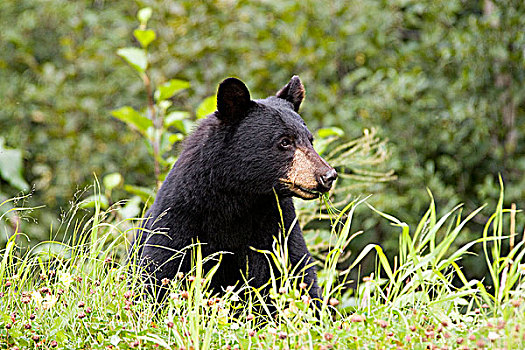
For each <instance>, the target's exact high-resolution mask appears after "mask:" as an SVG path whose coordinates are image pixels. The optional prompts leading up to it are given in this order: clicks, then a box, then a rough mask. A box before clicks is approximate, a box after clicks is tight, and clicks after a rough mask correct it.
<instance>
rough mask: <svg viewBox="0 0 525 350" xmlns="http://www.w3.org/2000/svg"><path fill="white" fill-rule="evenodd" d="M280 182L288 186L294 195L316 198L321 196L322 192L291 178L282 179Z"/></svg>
mask: <svg viewBox="0 0 525 350" xmlns="http://www.w3.org/2000/svg"><path fill="white" fill-rule="evenodd" d="M280 182H281V183H282V184H284V185H285V186H286V188H287V189H288V190H289V191H290V192H292V193H293V195H294V196H296V197H299V198H301V199H315V198H318V197H319V196H321V194H322V193H321V192H319V191H317V190H313V189H310V188H306V187H303V186H301V185H299V184H297V183H293V182H292V181H290V180H286V179H280Z"/></svg>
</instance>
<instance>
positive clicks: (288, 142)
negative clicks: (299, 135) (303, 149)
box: [279, 137, 293, 148]
mask: <svg viewBox="0 0 525 350" xmlns="http://www.w3.org/2000/svg"><path fill="white" fill-rule="evenodd" d="M292 144H293V141H292V139H290V138H289V137H283V138H282V139H281V141H279V147H281V148H289V147H291V146H292Z"/></svg>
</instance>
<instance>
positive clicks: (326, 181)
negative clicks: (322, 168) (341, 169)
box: [318, 167, 337, 192]
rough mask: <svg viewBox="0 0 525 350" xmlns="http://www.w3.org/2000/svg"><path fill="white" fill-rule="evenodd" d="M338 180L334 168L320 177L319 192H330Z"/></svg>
mask: <svg viewBox="0 0 525 350" xmlns="http://www.w3.org/2000/svg"><path fill="white" fill-rule="evenodd" d="M336 179H337V171H335V169H334V168H332V167H330V169H329V170H328V171H327V172H325V173H324V174H322V175H320V176H319V179H318V182H319V185H320V186H319V187H320V188H319V191H320V192H328V191H330V189H331V188H332V185H333V183H334V181H335V180H336Z"/></svg>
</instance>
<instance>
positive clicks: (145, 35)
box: [133, 29, 157, 49]
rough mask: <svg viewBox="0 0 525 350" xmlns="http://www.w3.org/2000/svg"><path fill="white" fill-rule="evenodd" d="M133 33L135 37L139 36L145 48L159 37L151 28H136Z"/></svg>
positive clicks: (138, 38) (141, 44)
mask: <svg viewBox="0 0 525 350" xmlns="http://www.w3.org/2000/svg"><path fill="white" fill-rule="evenodd" d="M133 35H134V36H135V38H137V40H138V41H139V43H140V46H142V47H143V48H144V49H145V48H147V47H148V45H149V44H151V42H152V41H153V40H155V38H156V37H157V36H156V35H155V32H154V31H153V30H151V29H145V30H142V29H135V30H134V31H133Z"/></svg>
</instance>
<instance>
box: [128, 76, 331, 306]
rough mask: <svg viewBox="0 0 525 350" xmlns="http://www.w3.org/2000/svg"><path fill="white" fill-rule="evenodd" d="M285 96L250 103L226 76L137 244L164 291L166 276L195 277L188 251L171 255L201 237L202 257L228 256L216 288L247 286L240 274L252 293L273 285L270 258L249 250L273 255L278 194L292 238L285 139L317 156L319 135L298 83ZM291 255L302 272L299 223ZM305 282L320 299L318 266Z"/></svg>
mask: <svg viewBox="0 0 525 350" xmlns="http://www.w3.org/2000/svg"><path fill="white" fill-rule="evenodd" d="M278 94H279V96H280V97H277V96H272V97H268V98H266V99H263V100H254V101H252V100H251V99H250V95H249V92H248V89H247V88H246V86H245V85H244V84H243V83H242V82H241V81H240V80H237V79H235V78H229V79H226V80H225V81H224V82H223V83H221V85H220V87H219V91H218V101H217V105H218V111H217V112H215V113H214V114H211V115H209V116H208V117H207V118H206V119H205V120H203V121H202V122H201V124H200V126H199V127H198V128H197V130H196V131H195V132H194V133H193V134H192V135H191V136H189V137H188V139H187V140H186V143H185V146H184V149H183V151H182V153H181V155H180V157H179V160H178V161H177V162H176V163H175V165H174V167H173V169H172V170H171V171H170V173H169V175H168V176H167V178H166V180H165V181H164V183H163V185H162V188H161V189H160V190H159V192H158V194H157V197H156V199H155V202H154V203H153V206H152V207H151V209H150V210H149V212H148V213H147V217H148V220H147V222H146V223H145V226H144V227H145V228H146V229H147V231H146V230H144V231H143V232H142V233H141V234H142V235H143V237H142V238H141V239H139V240H138V241H137V242H138V243H139V247H140V249H139V255H140V263H141V264H142V265H143V266H145V267H146V268H147V270H148V271H149V272H150V273H151V274H152V275H153V276H154V279H155V280H156V283H157V284H159V281H161V280H162V279H163V278H169V279H173V278H174V277H175V275H176V273H177V272H178V271H183V272H188V271H189V270H190V268H191V261H190V255H191V252H189V251H187V252H186V255H185V257H184V258H182V255H176V258H173V257H174V253H175V252H176V251H181V250H182V249H183V248H184V247H187V246H189V245H191V244H192V243H196V241H197V239H198V240H199V241H200V242H201V243H203V245H202V252H203V256H208V255H210V254H213V253H215V252H219V251H226V252H230V253H231V254H224V255H223V259H222V263H221V265H220V268H219V270H218V271H217V273H216V274H215V276H214V278H213V280H212V287H213V288H215V289H216V290H221V289H222V288H225V287H226V286H229V285H235V284H236V283H237V282H238V281H241V282H242V280H243V279H242V274H244V275H245V276H246V278H248V280H249V283H250V285H252V286H255V287H259V286H261V285H263V284H265V283H266V282H268V280H269V278H270V268H269V265H268V260H267V258H266V257H265V256H264V255H263V254H261V253H258V252H255V251H254V250H253V249H252V247H253V248H255V249H259V250H270V251H271V250H272V243H273V242H274V238H273V237H274V236H278V235H279V231H280V223H281V217H280V214H279V211H278V206H277V201H276V197H275V193H274V190H275V192H276V193H277V194H278V197H279V204H280V207H281V209H282V214H283V217H284V224H285V226H286V232H288V230H289V228H290V226H291V225H292V223H293V222H294V220H295V216H296V215H295V209H294V205H293V201H292V198H291V197H292V192H290V191H289V190H288V189H287V187H286V186H284V185H283V184H282V183H281V182H280V179H282V178H285V177H286V174H287V172H288V170H289V169H290V166H291V164H292V159H293V157H294V155H293V152H290V150H285V149H283V148H282V147H280V144H279V142H280V140H281V139H282V138H283V137H290V138H293V140H294V146H297V147H299V146H300V147H304V148H305V149H306V148H307V149H308V150H310V151H311V152H313V153H315V151H313V148H312V145H311V138H312V136H311V134H310V132H309V131H308V129H307V128H306V125H305V123H304V121H303V120H302V119H301V117H300V116H299V115H298V114H297V113H296V111H297V109H298V108H299V105H300V103H301V101H302V97H303V96H304V88H303V86H302V84H301V82H300V80H299V78H297V77H294V78H292V80H291V81H290V83H289V84H288V85H286V86H285V87H284V88H283V89H282V90H281V91H280V92H279V93H278ZM315 155H316V156H317V157H319V156H318V155H317V154H316V153H315ZM319 159H320V157H319ZM325 164H326V163H325ZM332 171H333V169H332ZM152 231H153V232H152ZM288 248H289V253H290V260H291V263H292V264H293V265H298V264H299V265H300V266H299V269H298V270H299V271H300V270H303V271H304V267H305V266H306V265H311V263H312V258H311V256H310V253H309V251H308V249H307V247H306V244H305V241H304V238H303V235H302V232H301V229H300V228H299V226H298V224H295V225H294V227H293V229H292V230H291V234H290V237H289V240H288ZM274 271H275V272H276V273H277V270H276V269H274ZM241 273H242V274H241ZM304 280H305V282H306V283H307V284H308V285H309V286H310V295H311V296H312V297H314V298H317V297H318V296H319V291H318V285H317V276H316V272H315V268H314V267H309V268H307V269H306V273H305V274H304Z"/></svg>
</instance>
